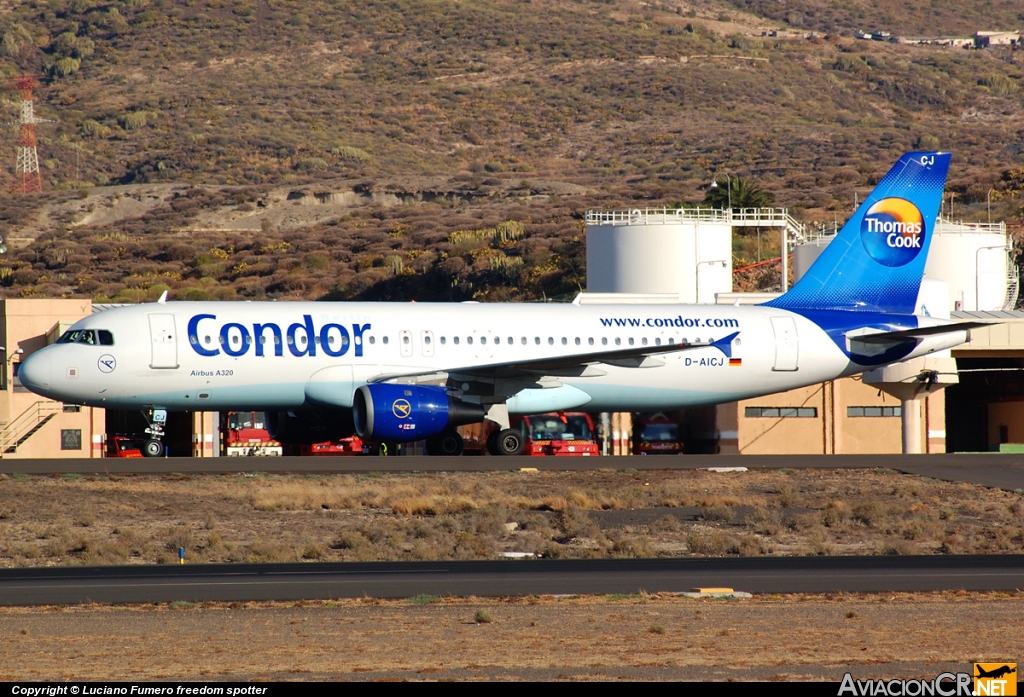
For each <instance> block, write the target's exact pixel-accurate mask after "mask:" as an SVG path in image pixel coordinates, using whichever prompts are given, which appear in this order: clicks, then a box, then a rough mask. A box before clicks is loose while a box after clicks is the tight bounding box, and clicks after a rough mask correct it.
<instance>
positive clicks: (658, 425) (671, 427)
mask: <svg viewBox="0 0 1024 697" xmlns="http://www.w3.org/2000/svg"><path fill="white" fill-rule="evenodd" d="M633 454H635V455H682V454H683V439H682V438H680V437H679V424H677V423H676V422H675V421H672V420H671V419H669V418H668V417H667V416H665V415H664V414H636V415H634V416H633Z"/></svg>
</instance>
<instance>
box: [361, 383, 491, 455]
mask: <svg viewBox="0 0 1024 697" xmlns="http://www.w3.org/2000/svg"><path fill="white" fill-rule="evenodd" d="M484 413H485V411H484V408H483V407H482V406H480V405H479V404H466V403H465V402H460V401H458V400H456V399H454V398H452V396H451V395H450V394H448V391H447V390H445V389H444V388H442V387H431V386H420V385H392V384H387V383H374V384H370V385H363V386H362V387H360V388H359V389H358V390H356V394H355V398H354V400H353V405H352V416H353V419H354V420H355V426H356V433H357V434H359V437H360V438H369V439H372V440H394V441H414V440H421V439H424V438H430V437H431V436H436V435H437V434H439V433H441V432H443V431H445V430H450V429H453V428H455V427H456V426H459V425H461V424H472V423H478V422H480V421H483V420H484Z"/></svg>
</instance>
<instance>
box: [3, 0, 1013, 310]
mask: <svg viewBox="0 0 1024 697" xmlns="http://www.w3.org/2000/svg"><path fill="white" fill-rule="evenodd" d="M6 7H9V8H10V10H9V11H8V12H6V13H5V14H4V15H3V16H2V17H0V77H6V78H9V77H11V76H14V75H18V74H24V73H32V74H36V75H38V76H40V80H41V81H42V82H43V83H45V84H44V87H43V88H41V89H40V90H38V92H37V99H38V102H37V105H36V111H37V114H38V115H39V116H40V117H42V118H47V119H52V120H54V123H47V124H42V125H40V126H39V141H40V161H41V165H42V170H43V176H44V179H45V187H46V189H47V192H48V193H46V194H43V195H41V196H31V197H8V196H5V197H0V234H2V235H4V236H5V237H7V238H18V237H27V238H34V241H31V242H30V243H27V244H20V245H12V252H11V253H10V254H9V255H7V257H6V258H4V259H3V260H2V261H0V295H3V296H8V297H9V296H22V297H48V296H58V297H59V296H87V297H92V298H94V299H96V300H101V301H102V300H115V301H119V302H120V301H139V300H146V299H155V298H156V297H158V296H159V294H160V293H161V292H163V290H170V291H171V297H172V298H176V299H205V298H219V299H232V298H253V299H256V298H266V297H273V298H331V299H350V298H351V299H381V300H386V299H390V300H408V299H422V300H428V299H437V300H440V299H451V300H465V299H470V298H476V299H481V300H503V299H510V300H512V299H517V300H518V299H551V298H562V297H568V296H570V295H572V294H573V293H574V292H576V291H578V290H579V288H580V287H581V286H582V285H583V283H584V278H585V268H584V260H585V255H584V254H583V243H582V231H581V228H580V222H579V221H580V217H581V214H582V212H584V211H585V210H586V209H588V208H610V207H622V206H627V205H628V206H633V205H662V204H665V203H668V202H684V203H687V202H690V203H695V202H699V201H701V200H702V199H703V198H704V195H705V192H706V191H707V187H708V184H709V183H710V180H711V177H712V176H713V174H714V173H715V172H729V173H730V175H731V176H735V178H736V180H737V182H748V183H753V182H756V183H757V187H759V189H760V192H761V193H762V194H764V196H767V197H771V198H773V199H774V201H775V203H776V205H781V206H787V207H790V208H793V209H797V210H798V212H799V214H800V215H801V216H803V217H805V218H806V219H808V220H822V221H824V220H828V221H831V220H833V218H842V217H843V216H844V215H845V213H846V212H847V211H848V210H849V208H850V206H851V204H852V201H853V199H854V196H855V195H857V194H862V193H863V192H864V191H865V190H866V189H868V188H870V187H871V186H872V185H873V184H874V183H875V181H877V179H878V177H879V176H881V174H882V173H883V172H884V170H885V169H886V168H887V167H888V166H889V165H890V164H891V162H892V161H893V158H894V157H895V156H896V155H897V154H899V153H901V152H903V151H905V150H909V149H913V148H915V147H921V148H935V147H954V146H955V148H956V153H955V154H956V159H955V160H954V170H953V171H952V173H951V174H952V177H951V181H950V183H949V189H950V191H952V192H955V193H956V194H957V197H956V205H957V207H958V209H959V210H958V214H959V213H963V214H964V215H966V216H967V217H974V218H975V219H985V217H986V215H987V205H988V202H989V201H990V200H991V202H992V205H993V215H994V216H999V217H1009V218H1015V217H1016V218H1019V217H1020V215H1021V209H1022V200H1021V187H1020V186H1019V183H1020V178H1019V177H1018V176H1017V174H1014V173H1015V172H1019V171H1022V168H1024V139H1022V136H1021V133H1024V123H1022V116H1024V110H1022V108H1021V107H1022V105H1021V101H1020V94H1021V90H1020V86H1021V80H1022V75H1024V71H1022V69H1021V67H1020V61H1019V56H1018V55H1017V54H1016V53H1014V52H1011V51H1009V50H1008V49H996V50H991V51H963V50H954V49H945V48H937V47H924V46H898V45H892V44H886V43H881V42H868V41H856V40H854V39H852V38H850V34H851V33H852V31H853V30H854V29H865V30H870V29H885V30H889V31H893V32H894V33H971V32H973V31H974V30H976V29H978V28H980V27H975V26H974V22H976V18H977V17H979V16H984V17H985V18H986V22H988V23H989V24H990V25H993V26H1000V27H1002V26H1004V25H1005V26H1006V27H1007V28H1013V27H1016V26H1017V22H1019V21H1020V19H1019V17H1018V16H1017V13H1018V12H1019V9H1016V8H1012V7H1011V6H1010V4H1001V5H999V6H998V7H992V6H991V5H990V3H984V4H983V3H982V2H981V1H980V0H968V1H967V2H960V3H953V2H952V1H951V0H936V1H935V2H933V3H932V4H931V5H930V6H929V7H924V6H922V7H920V8H919V7H916V6H915V7H910V6H906V5H905V4H904V5H900V6H894V7H892V8H887V9H886V10H884V11H878V10H876V9H875V8H874V7H873V6H871V5H869V4H868V3H867V1H866V0H853V2H850V3H845V4H843V5H842V6H838V5H826V4H825V3H822V2H820V0H800V1H798V2H788V3H778V2H775V0H731V1H730V2H728V3H727V4H726V5H725V6H724V7H718V8H715V9H714V10H713V11H712V10H710V9H709V10H707V11H706V12H704V11H702V12H697V11H692V12H690V14H689V15H684V14H681V13H679V12H677V11H676V8H675V7H674V6H671V7H670V6H661V5H659V4H658V3H654V4H652V5H649V6H645V7H643V8H642V13H641V12H640V8H639V7H638V6H636V5H634V4H633V3H632V2H628V1H627V0H611V1H610V2H600V3H596V2H576V1H573V0H552V1H551V2H546V3H544V4H543V6H540V5H537V4H535V3H530V2H501V3H498V2H488V1H486V0H465V1H464V2H452V1H451V0H395V1H394V2H390V3H386V4H385V3H372V4H367V3H360V2H356V1H355V0H330V1H328V0H313V1H312V2H299V0H280V2H275V3H273V4H266V3H258V2H252V1H251V0H122V1H117V2H104V1H101V0H48V1H46V2H44V1H43V0H14V1H13V2H10V3H8V4H7V6H6ZM724 8H727V9H728V12H727V13H725V12H722V9H724ZM738 13H740V14H738ZM741 15H742V16H741ZM755 16H760V17H762V18H768V19H769V20H773V21H777V22H779V23H780V25H789V26H792V27H797V28H801V29H817V30H819V31H822V32H830V34H829V35H828V36H816V37H811V38H809V39H806V40H805V39H799V38H797V39H778V40H776V39H767V38H762V37H760V35H759V33H758V32H754V31H752V30H751V28H748V27H746V26H745V25H744V24H743V23H744V22H747V21H748V19H749V20H750V21H753V19H752V18H755ZM745 18H746V19H745ZM758 21H759V22H762V20H758ZM762 23H763V22H762ZM723 25H725V26H726V27H727V28H728V31H729V32H730V33H729V34H728V35H725V34H718V33H716V31H718V30H719V29H720V28H722V27H723ZM716 28H717V29H716ZM0 106H2V107H3V109H4V110H5V113H7V115H8V118H7V119H6V120H13V119H14V118H15V116H16V111H17V102H16V100H15V99H14V95H11V96H9V97H8V99H7V101H6V102H5V103H0ZM10 132H11V133H13V131H10ZM13 162H14V156H13V148H12V147H9V149H8V155H7V156H4V157H3V159H2V161H0V165H2V167H3V168H5V169H6V171H7V174H8V179H7V181H8V182H9V181H10V176H11V170H12V169H13ZM428 176H429V177H433V178H435V180H432V181H431V182H430V183H429V184H424V183H423V181H422V179H423V178H424V177H428ZM722 183H723V182H721V181H720V185H721V184H722ZM112 184H131V185H139V186H141V185H147V186H151V187H155V188H151V189H140V188H135V189H119V190H113V189H107V188H104V187H107V186H108V185H112ZM172 185H174V186H172ZM4 186H5V188H6V187H7V184H5V185H4ZM160 186H163V187H164V188H160ZM289 187H290V188H291V189H292V190H293V191H296V192H299V193H300V194H302V195H303V196H306V197H307V198H313V199H315V197H316V196H318V195H320V190H321V189H323V190H325V193H324V194H323V195H324V196H332V195H334V193H335V192H337V193H338V194H339V195H343V196H348V195H351V196H354V197H356V198H358V199H360V200H361V201H362V203H363V204H365V205H359V206H351V207H349V208H347V209H344V212H340V213H339V214H338V215H336V216H333V217H332V216H325V217H324V218H323V219H320V218H317V219H313V220H311V221H309V222H308V223H304V224H301V225H299V224H286V220H287V216H286V215H284V213H282V211H281V209H282V208H283V207H286V206H293V205H294V206H301V208H296V209H295V210H296V211H303V212H308V210H309V209H308V208H307V206H306V204H307V200H306V199H302V200H300V199H295V200H292V199H291V198H290V196H291V194H289V193H288V189H289ZM311 187H312V190H311ZM567 187H568V188H567ZM280 188H284V190H285V191H284V194H283V195H282V200H281V201H276V200H270V199H271V198H272V197H271V194H272V193H273V192H274V191H277V190H278V189H280ZM734 193H735V192H734ZM285 197H287V198H285ZM733 198H734V201H733V203H734V205H738V204H737V201H736V196H735V195H734V197H733ZM751 201H753V199H751ZM76 203H80V204H82V206H83V208H79V209H75V206H74V204H76ZM142 204H145V205H142ZM89 206H92V207H93V208H92V209H91V210H90V209H89ZM124 206H129V207H130V206H137V207H138V208H139V210H138V211H137V212H136V213H132V214H125V215H112V214H111V211H117V210H119V209H120V208H121V207H124ZM271 209H273V210H274V211H275V213H274V215H269V214H267V211H270V210H271ZM339 210H341V207H340V206H339ZM108 214H109V215H108ZM246 216H248V217H249V218H251V221H252V222H253V225H252V226H250V227H247V228H244V229H241V228H240V229H237V230H227V229H225V230H223V231H218V230H217V228H219V227H224V226H223V225H221V223H222V222H223V221H224V220H225V219H227V218H232V219H235V218H239V217H246ZM958 217H959V215H958ZM115 218H116V219H115ZM41 221H42V222H41ZM509 221H511V222H509ZM502 224H506V225H512V226H513V227H512V228H508V229H503V228H500V227H499V226H500V225H502ZM491 230H493V231H494V232H493V233H487V232H486V231H491ZM467 231H468V233H473V234H477V233H479V235H481V236H480V237H478V238H473V237H472V236H471V235H470V236H466V235H462V236H460V233H465V232H467ZM481 231H484V232H481ZM740 246H741V247H742V249H740V250H738V251H737V263H746V262H748V261H756V260H757V258H758V257H757V254H756V250H753V249H752V248H751V246H750V245H749V244H747V243H746V242H744V243H742V244H741V245H740ZM213 250H219V252H218V253H217V254H220V255H222V256H217V255H216V254H214V251H213ZM762 252H764V253H763V254H762V255H761V256H762V257H764V258H767V254H768V253H769V252H768V251H767V250H764V249H762ZM776 280H777V279H776ZM751 282H752V283H754V285H757V284H760V283H769V284H770V283H771V282H772V281H771V279H770V278H758V279H754V280H752V281H751Z"/></svg>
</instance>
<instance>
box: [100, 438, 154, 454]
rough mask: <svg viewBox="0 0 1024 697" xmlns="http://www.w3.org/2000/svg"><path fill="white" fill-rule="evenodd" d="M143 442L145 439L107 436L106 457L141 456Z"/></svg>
mask: <svg viewBox="0 0 1024 697" xmlns="http://www.w3.org/2000/svg"><path fill="white" fill-rule="evenodd" d="M143 443H145V439H139V438H132V437H131V436H111V437H109V438H107V457H142V445H143Z"/></svg>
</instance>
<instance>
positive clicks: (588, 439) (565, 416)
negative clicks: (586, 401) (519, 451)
mask: <svg viewBox="0 0 1024 697" xmlns="http://www.w3.org/2000/svg"><path fill="white" fill-rule="evenodd" d="M512 427H513V428H518V429H519V430H520V431H522V433H523V436H524V437H525V438H526V443H525V445H524V447H523V454H524V455H535V456H544V455H554V456H581V457H596V456H597V455H598V454H599V452H600V451H599V450H598V445H597V440H596V437H595V434H594V421H593V420H592V419H591V418H590V414H585V413H583V412H580V411H568V412H558V413H552V414H537V415H534V416H516V417H513V418H512Z"/></svg>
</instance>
